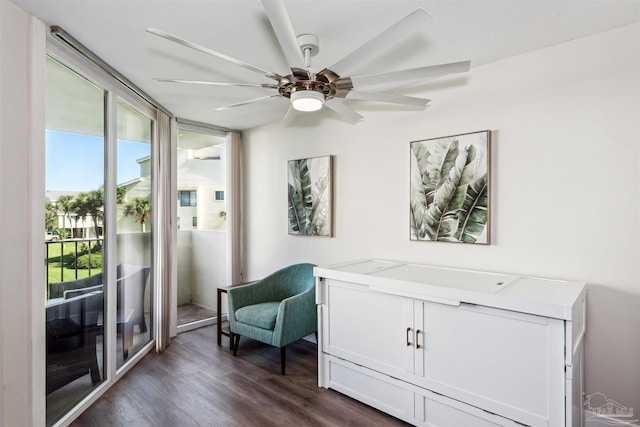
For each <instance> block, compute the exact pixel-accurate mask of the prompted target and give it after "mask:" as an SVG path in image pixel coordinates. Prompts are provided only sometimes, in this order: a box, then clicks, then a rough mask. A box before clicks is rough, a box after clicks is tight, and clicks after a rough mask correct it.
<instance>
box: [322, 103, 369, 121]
mask: <svg viewBox="0 0 640 427" xmlns="http://www.w3.org/2000/svg"><path fill="white" fill-rule="evenodd" d="M324 105H325V107H327V108H329V109H331V110H333V111H335V112H336V113H338V114H340V115H341V116H342V117H344V118H345V119H346V120H348V121H349V122H350V123H357V122H359V121H360V120H362V119H364V117H362V116H361V115H360V114H358V113H356V112H355V111H353V110H352V109H351V108H350V107H348V106H346V105H345V104H344V103H343V102H342V101H340V100H339V99H336V98H331V99H327V100H326V101H325V102H324Z"/></svg>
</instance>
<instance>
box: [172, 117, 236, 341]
mask: <svg viewBox="0 0 640 427" xmlns="http://www.w3.org/2000/svg"><path fill="white" fill-rule="evenodd" d="M177 144H178V149H177V190H178V194H177V216H178V217H177V228H178V232H177V248H178V283H177V285H178V290H177V305H178V307H177V325H178V328H179V329H178V330H179V331H182V330H186V329H189V328H192V327H194V326H200V325H202V324H205V323H211V322H213V319H212V318H213V316H215V315H216V289H217V288H218V287H219V286H226V285H227V205H226V200H225V199H227V196H228V195H227V194H226V190H227V186H226V158H227V150H226V139H225V137H223V136H219V135H213V134H210V133H206V132H200V131H194V130H188V129H185V128H181V129H178V139H177ZM203 322H204V323H203Z"/></svg>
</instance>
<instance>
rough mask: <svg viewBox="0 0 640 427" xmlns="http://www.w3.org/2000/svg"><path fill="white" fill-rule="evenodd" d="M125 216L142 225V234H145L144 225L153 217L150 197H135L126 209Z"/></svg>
mask: <svg viewBox="0 0 640 427" xmlns="http://www.w3.org/2000/svg"><path fill="white" fill-rule="evenodd" d="M123 213H124V216H133V217H135V219H136V222H139V223H140V224H141V225H142V232H143V233H144V232H145V227H144V225H145V224H146V223H147V222H148V221H149V217H150V216H151V203H150V202H149V198H148V197H135V198H134V199H133V200H131V202H129V203H127V204H126V205H125V207H124V212H123Z"/></svg>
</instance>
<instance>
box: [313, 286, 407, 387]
mask: <svg viewBox="0 0 640 427" xmlns="http://www.w3.org/2000/svg"><path fill="white" fill-rule="evenodd" d="M327 285H328V286H327V296H326V297H327V311H328V314H327V318H328V325H327V327H325V328H324V333H323V346H324V348H323V351H324V352H325V353H330V354H332V355H335V356H337V357H341V358H344V359H347V360H350V361H352V362H354V363H357V364H361V365H364V366H368V367H370V368H372V369H375V370H378V371H380V372H385V373H388V374H391V375H393V374H396V375H402V376H404V375H406V373H407V372H413V368H414V367H413V358H414V347H413V344H414V342H413V339H414V331H413V300H411V299H408V298H403V297H398V296H394V295H387V294H379V293H376V292H369V290H368V287H366V286H362V285H354V284H351V283H346V282H340V281H336V280H328V281H327Z"/></svg>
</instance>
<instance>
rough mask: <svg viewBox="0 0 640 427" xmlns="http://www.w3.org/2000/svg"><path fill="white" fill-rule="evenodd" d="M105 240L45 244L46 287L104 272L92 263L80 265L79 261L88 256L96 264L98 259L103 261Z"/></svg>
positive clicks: (91, 239)
mask: <svg viewBox="0 0 640 427" xmlns="http://www.w3.org/2000/svg"><path fill="white" fill-rule="evenodd" d="M103 241H104V239H102V238H90V239H67V240H56V241H48V242H45V268H46V275H45V280H46V285H47V289H48V288H49V286H48V285H49V283H50V282H64V281H67V280H76V279H81V278H83V277H87V276H91V275H93V274H97V273H100V272H101V271H102V262H101V261H100V262H99V265H100V267H96V266H94V267H92V262H91V261H89V262H87V263H83V264H82V266H80V265H79V262H78V259H79V258H80V257H81V256H84V255H86V256H87V257H88V258H89V259H93V261H94V262H95V261H96V259H95V258H97V257H100V260H101V259H102V246H103Z"/></svg>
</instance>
